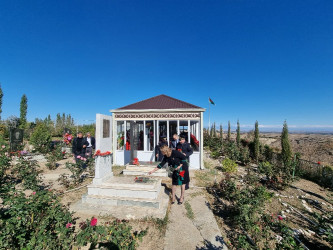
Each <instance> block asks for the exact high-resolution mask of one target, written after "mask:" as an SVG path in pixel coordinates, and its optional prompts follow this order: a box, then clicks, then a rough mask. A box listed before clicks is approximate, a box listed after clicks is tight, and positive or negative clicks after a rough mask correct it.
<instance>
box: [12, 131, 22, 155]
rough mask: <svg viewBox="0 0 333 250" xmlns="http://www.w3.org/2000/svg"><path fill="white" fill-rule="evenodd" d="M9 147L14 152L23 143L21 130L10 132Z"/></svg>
mask: <svg viewBox="0 0 333 250" xmlns="http://www.w3.org/2000/svg"><path fill="white" fill-rule="evenodd" d="M9 139H10V147H11V149H12V150H16V148H17V146H18V145H19V144H21V143H22V142H23V129H18V128H15V129H12V130H10V137H9Z"/></svg>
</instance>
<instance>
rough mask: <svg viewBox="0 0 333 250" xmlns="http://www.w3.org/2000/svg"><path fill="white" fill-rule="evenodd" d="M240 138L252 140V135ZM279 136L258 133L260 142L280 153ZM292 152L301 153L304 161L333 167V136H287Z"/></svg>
mask: <svg viewBox="0 0 333 250" xmlns="http://www.w3.org/2000/svg"><path fill="white" fill-rule="evenodd" d="M241 138H244V139H249V140H252V139H253V133H246V134H242V135H241ZM280 139H281V134H279V133H260V142H262V143H263V144H264V145H268V146H270V147H272V148H274V149H275V150H276V151H281V141H280ZM289 141H290V144H291V147H292V150H293V152H295V153H296V152H298V153H301V158H302V159H304V160H308V161H312V162H318V161H320V162H321V163H322V164H325V165H330V166H333V135H331V134H289Z"/></svg>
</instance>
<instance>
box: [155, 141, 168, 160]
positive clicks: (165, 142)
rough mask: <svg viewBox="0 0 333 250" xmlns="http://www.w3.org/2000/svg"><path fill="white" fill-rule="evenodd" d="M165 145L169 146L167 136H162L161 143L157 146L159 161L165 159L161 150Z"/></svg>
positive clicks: (156, 153)
mask: <svg viewBox="0 0 333 250" xmlns="http://www.w3.org/2000/svg"><path fill="white" fill-rule="evenodd" d="M164 145H167V146H168V141H167V139H166V137H165V136H161V140H160V142H159V143H158V144H157V145H156V147H155V155H156V159H157V161H162V159H163V154H162V153H161V150H160V149H161V148H162V147H163V146H164Z"/></svg>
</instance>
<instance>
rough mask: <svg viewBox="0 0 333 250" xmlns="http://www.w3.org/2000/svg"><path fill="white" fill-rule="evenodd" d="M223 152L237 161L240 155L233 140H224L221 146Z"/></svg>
mask: <svg viewBox="0 0 333 250" xmlns="http://www.w3.org/2000/svg"><path fill="white" fill-rule="evenodd" d="M223 153H224V154H225V155H226V156H227V157H228V158H230V159H232V160H234V161H237V160H238V159H239V155H240V151H239V149H238V147H237V146H236V144H235V143H234V142H226V144H225V146H224V147H223Z"/></svg>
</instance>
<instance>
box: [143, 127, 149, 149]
mask: <svg viewBox="0 0 333 250" xmlns="http://www.w3.org/2000/svg"><path fill="white" fill-rule="evenodd" d="M146 130H147V129H146V121H143V151H148V149H147V131H146Z"/></svg>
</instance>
